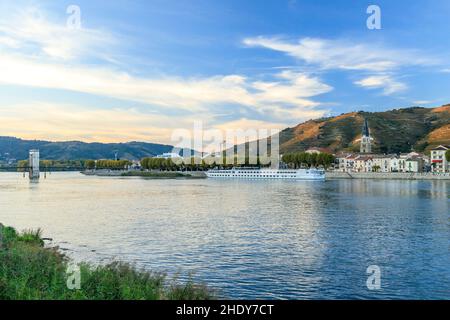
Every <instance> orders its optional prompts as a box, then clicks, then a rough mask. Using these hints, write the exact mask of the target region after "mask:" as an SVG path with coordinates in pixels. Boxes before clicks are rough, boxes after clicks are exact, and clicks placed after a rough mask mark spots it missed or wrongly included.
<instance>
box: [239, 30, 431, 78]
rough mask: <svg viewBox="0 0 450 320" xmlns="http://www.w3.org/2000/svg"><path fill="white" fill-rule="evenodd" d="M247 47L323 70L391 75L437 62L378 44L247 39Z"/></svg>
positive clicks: (307, 39)
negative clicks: (414, 66) (286, 55)
mask: <svg viewBox="0 0 450 320" xmlns="http://www.w3.org/2000/svg"><path fill="white" fill-rule="evenodd" d="M243 42H244V44H245V45H247V46H251V47H262V48H267V49H271V50H275V51H280V52H283V53H285V54H288V55H290V56H292V57H294V58H296V59H299V60H302V61H304V62H306V63H309V64H315V65H318V66H320V68H322V69H344V70H365V71H377V72H381V71H387V70H392V69H395V68H398V67H400V66H404V65H429V64H434V63H435V62H436V61H434V60H433V59H428V58H424V57H421V56H420V54H419V53H417V52H415V51H413V50H399V49H390V48H385V47H382V46H381V45H376V44H365V43H357V42H350V41H345V40H328V39H320V38H302V39H300V40H298V41H297V42H293V41H288V40H285V39H282V38H277V37H256V38H246V39H244V40H243Z"/></svg>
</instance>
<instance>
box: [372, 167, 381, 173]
mask: <svg viewBox="0 0 450 320" xmlns="http://www.w3.org/2000/svg"><path fill="white" fill-rule="evenodd" d="M380 169H381V167H380V166H379V165H374V166H373V167H372V171H374V172H378V171H380Z"/></svg>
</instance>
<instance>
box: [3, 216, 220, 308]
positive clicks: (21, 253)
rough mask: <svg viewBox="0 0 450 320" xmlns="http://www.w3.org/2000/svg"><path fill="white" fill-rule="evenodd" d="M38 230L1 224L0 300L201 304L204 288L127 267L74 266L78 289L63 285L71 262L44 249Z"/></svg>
mask: <svg viewBox="0 0 450 320" xmlns="http://www.w3.org/2000/svg"><path fill="white" fill-rule="evenodd" d="M41 234H42V232H41V230H36V231H32V230H27V231H24V232H22V233H17V232H16V230H15V229H13V228H11V227H3V226H2V225H1V224H0V300H42V299H45V300H74V299H75V300H84V299H87V300H166V299H177V300H178V299H182V300H205V299H213V298H214V294H213V293H212V291H211V290H210V289H208V288H207V287H206V286H204V285H197V284H194V283H193V282H192V281H187V282H186V283H184V284H180V283H179V282H177V281H175V280H172V281H168V280H167V278H166V276H165V275H163V274H159V273H152V272H149V271H145V270H140V269H137V268H135V267H133V266H131V265H129V264H127V263H122V262H113V263H110V264H107V265H100V266H92V265H90V264H87V263H81V264H79V265H78V267H79V270H80V280H81V281H80V289H78V290H77V289H75V290H71V289H69V288H68V286H67V280H68V276H70V275H71V273H69V274H67V273H66V271H67V270H68V266H69V264H70V260H69V259H68V258H67V257H66V256H64V255H63V254H62V253H61V252H59V251H58V249H57V248H44V242H43V240H42V238H41Z"/></svg>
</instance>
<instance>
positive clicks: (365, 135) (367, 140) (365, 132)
mask: <svg viewBox="0 0 450 320" xmlns="http://www.w3.org/2000/svg"><path fill="white" fill-rule="evenodd" d="M371 140H372V138H371V137H370V131H369V123H368V122H367V119H364V126H363V128H362V138H361V147H360V152H361V153H372V141H371Z"/></svg>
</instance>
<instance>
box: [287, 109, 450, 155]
mask: <svg viewBox="0 0 450 320" xmlns="http://www.w3.org/2000/svg"><path fill="white" fill-rule="evenodd" d="M364 119H367V120H368V122H369V127H370V131H371V135H372V137H373V138H374V142H373V143H374V146H373V152H380V153H400V152H409V151H411V150H412V149H413V150H415V151H421V152H426V151H429V150H430V149H431V148H432V147H434V146H437V145H439V144H450V105H445V106H442V107H439V108H434V109H432V108H420V107H412V108H405V109H395V110H391V111H385V112H363V111H360V112H353V113H346V114H342V115H340V116H336V117H330V118H322V119H317V120H310V121H307V122H305V123H302V124H299V125H297V126H295V127H293V128H287V129H285V130H283V131H282V132H280V152H281V153H287V152H295V151H305V150H307V149H308V148H311V147H320V148H326V149H329V150H330V151H331V152H338V151H359V141H358V139H360V138H361V128H362V126H363V122H364Z"/></svg>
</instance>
